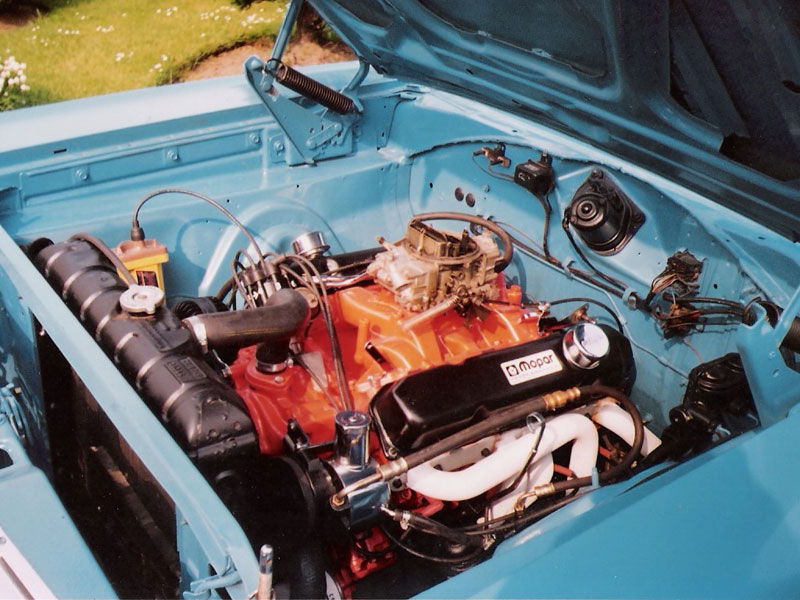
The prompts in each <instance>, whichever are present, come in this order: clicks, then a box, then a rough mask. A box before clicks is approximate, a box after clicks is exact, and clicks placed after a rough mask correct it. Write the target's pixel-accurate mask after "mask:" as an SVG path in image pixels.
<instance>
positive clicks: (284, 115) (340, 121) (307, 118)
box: [244, 56, 358, 166]
mask: <svg viewBox="0 0 800 600" xmlns="http://www.w3.org/2000/svg"><path fill="white" fill-rule="evenodd" d="M267 64H268V63H265V62H263V61H262V60H261V59H259V58H258V57H257V56H251V57H250V58H248V59H247V61H246V62H245V65H244V68H245V75H246V76H247V80H248V81H249V82H250V85H251V86H252V87H253V89H254V90H255V92H256V93H257V94H258V96H259V97H260V98H261V100H262V101H263V102H264V106H266V107H267V109H268V110H269V111H270V112H271V113H272V115H273V116H274V117H275V120H276V121H277V122H278V124H279V125H280V127H281V130H282V131H283V133H284V136H285V142H283V147H284V148H285V160H286V164H288V165H290V166H291V165H299V164H304V163H305V164H309V165H311V164H314V163H315V162H316V161H318V160H322V159H325V158H335V157H339V156H346V155H348V154H350V153H352V152H353V127H354V126H355V124H356V122H357V121H358V114H357V113H350V114H347V115H338V114H336V113H335V112H332V111H327V110H326V111H323V112H321V113H320V111H319V108H317V109H316V110H314V109H311V108H306V107H304V106H302V105H300V104H298V103H296V102H295V101H294V100H293V99H292V98H291V97H290V96H287V95H285V93H282V92H280V91H278V89H277V88H276V87H275V85H274V79H273V77H272V75H271V74H270V73H269V70H268V68H267ZM276 151H277V153H278V154H282V153H283V152H284V150H283V149H281V150H278V147H276Z"/></svg>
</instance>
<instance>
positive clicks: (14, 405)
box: [0, 383, 38, 449]
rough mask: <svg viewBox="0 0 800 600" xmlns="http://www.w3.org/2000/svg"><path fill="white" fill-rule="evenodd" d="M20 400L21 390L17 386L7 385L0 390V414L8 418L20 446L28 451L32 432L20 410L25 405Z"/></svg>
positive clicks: (22, 411)
mask: <svg viewBox="0 0 800 600" xmlns="http://www.w3.org/2000/svg"><path fill="white" fill-rule="evenodd" d="M21 398H22V388H20V387H19V386H17V385H14V384H11V383H9V384H8V385H6V386H4V387H3V388H0V414H4V415H5V416H6V417H7V418H8V422H9V424H10V425H11V428H12V429H13V430H14V433H16V434H17V437H18V438H19V439H20V441H21V442H22V445H23V446H24V447H25V448H26V449H30V445H31V443H32V440H31V434H32V432H31V429H30V424H29V423H28V419H27V418H26V415H25V412H24V410H23V408H22V407H23V406H24V405H25V401H24V400H22V402H21V401H20V399H21ZM37 425H38V424H37Z"/></svg>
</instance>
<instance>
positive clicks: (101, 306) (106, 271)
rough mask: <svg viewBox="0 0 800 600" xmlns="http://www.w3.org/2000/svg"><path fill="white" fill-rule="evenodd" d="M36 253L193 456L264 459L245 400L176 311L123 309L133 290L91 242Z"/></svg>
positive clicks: (85, 323) (42, 266) (57, 287)
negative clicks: (213, 364)
mask: <svg viewBox="0 0 800 600" xmlns="http://www.w3.org/2000/svg"><path fill="white" fill-rule="evenodd" d="M36 248H37V250H38V252H36V254H35V256H34V257H33V262H34V264H35V265H36V267H37V268H38V269H39V270H40V271H41V272H42V273H43V274H44V276H45V277H46V279H47V281H48V282H49V283H50V285H51V286H52V287H53V288H54V289H55V290H56V292H57V293H58V294H59V295H60V296H61V298H62V299H63V300H64V302H65V303H66V304H67V306H69V308H70V309H71V310H72V312H73V313H75V315H76V316H77V317H78V318H79V319H80V321H81V323H83V326H84V327H85V328H86V329H87V330H88V331H89V333H90V334H91V335H92V337H94V339H95V340H96V341H97V342H98V343H99V344H100V346H101V347H102V348H103V349H104V350H105V352H106V354H108V355H109V356H110V357H111V359H112V360H113V361H114V363H115V364H116V365H118V367H119V369H120V371H121V372H122V374H123V375H124V376H125V377H126V378H127V379H128V381H129V382H130V383H131V385H133V386H134V387H135V389H136V390H137V391H138V392H139V393H140V394H141V396H142V398H143V399H144V401H145V402H146V404H147V405H148V406H149V408H150V409H151V410H152V411H153V412H154V413H155V414H156V415H157V416H159V417H160V419H161V421H162V422H163V423H164V425H165V426H166V428H167V430H168V431H169V432H170V433H171V434H172V436H173V437H174V438H175V439H176V441H177V442H178V444H179V445H181V446H182V447H183V449H184V451H185V452H186V453H187V454H188V455H189V457H190V458H192V459H193V460H195V461H197V462H198V463H202V464H203V465H204V466H208V465H212V464H215V463H216V461H218V460H223V459H228V458H230V457H233V456H248V455H249V456H254V455H256V454H257V453H258V439H257V436H256V433H255V428H254V426H253V422H252V420H251V418H250V415H249V413H248V411H247V407H246V406H245V404H244V401H243V400H242V399H241V398H240V397H239V395H238V394H237V393H236V392H235V391H234V390H233V388H232V387H231V386H230V385H228V384H227V383H226V382H225V381H223V380H222V379H221V378H220V376H219V375H217V373H216V372H215V371H214V370H213V369H212V368H211V367H210V366H209V365H208V364H207V363H206V362H205V361H204V360H203V358H202V356H201V353H200V349H199V348H198V347H197V344H196V343H195V341H194V339H193V338H192V334H191V333H190V332H189V330H188V329H187V328H186V327H184V326H183V325H182V324H181V322H180V320H179V319H178V318H177V317H176V316H175V315H174V314H173V313H172V311H170V310H169V309H167V308H166V307H165V306H159V307H157V308H156V309H155V312H154V313H153V314H149V315H141V316H139V315H136V316H134V315H131V314H128V313H127V312H126V311H125V310H123V309H122V308H121V307H120V296H121V295H122V293H123V292H125V291H126V290H127V289H128V286H127V285H126V284H125V283H124V282H123V280H122V279H121V278H120V276H119V274H118V273H117V269H116V268H115V267H114V266H113V265H112V264H111V262H110V261H109V260H108V258H106V257H105V256H104V255H103V253H102V252H101V251H100V250H99V249H97V248H96V247H94V246H92V245H91V244H90V243H88V242H86V241H83V240H70V241H67V242H62V243H59V244H53V245H49V246H46V247H44V248H43V249H40V248H41V244H39V245H37V246H36Z"/></svg>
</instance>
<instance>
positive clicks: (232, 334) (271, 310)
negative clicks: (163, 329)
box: [183, 288, 309, 351]
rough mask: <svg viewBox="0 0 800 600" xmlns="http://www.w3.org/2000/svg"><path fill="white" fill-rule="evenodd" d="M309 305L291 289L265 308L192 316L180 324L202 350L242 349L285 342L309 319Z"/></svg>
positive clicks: (272, 299) (276, 294)
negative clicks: (260, 343)
mask: <svg viewBox="0 0 800 600" xmlns="http://www.w3.org/2000/svg"><path fill="white" fill-rule="evenodd" d="M308 314H309V306H308V301H307V300H306V299H305V298H304V297H303V295H302V294H301V293H300V292H298V291H295V290H292V289H288V288H285V289H280V290H278V291H276V292H275V293H274V294H272V296H270V297H269V299H268V300H267V301H266V303H265V305H264V306H258V307H256V308H251V309H248V310H234V311H230V312H227V311H226V312H215V313H207V314H201V315H194V316H191V317H188V318H186V319H184V320H183V324H184V325H186V326H187V327H188V328H189V329H190V330H191V332H192V334H193V335H194V337H195V339H196V340H197V343H198V344H200V347H201V348H202V349H203V350H204V351H207V350H214V349H220V348H242V347H244V346H252V345H253V344H257V343H259V342H277V341H283V340H288V339H289V338H290V337H292V336H293V335H294V334H295V333H297V332H298V331H299V330H300V328H301V327H302V326H303V324H305V322H306V319H308Z"/></svg>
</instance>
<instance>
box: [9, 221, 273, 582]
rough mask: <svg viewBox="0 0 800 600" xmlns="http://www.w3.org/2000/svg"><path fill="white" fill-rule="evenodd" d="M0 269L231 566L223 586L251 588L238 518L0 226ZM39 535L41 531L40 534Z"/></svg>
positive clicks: (197, 531)
mask: <svg viewBox="0 0 800 600" xmlns="http://www.w3.org/2000/svg"><path fill="white" fill-rule="evenodd" d="M0 269H2V270H3V271H4V272H5V273H6V274H7V275H8V276H9V277H10V278H11V280H13V281H14V282H15V285H16V287H17V292H18V295H19V296H20V297H21V298H22V299H23V302H24V304H25V305H26V306H27V307H28V308H29V309H30V311H31V313H32V314H33V315H35V316H36V318H37V319H38V320H39V322H40V323H41V324H42V326H43V327H44V328H45V330H46V331H47V332H48V334H49V335H50V337H51V338H52V339H53V341H54V342H55V343H56V345H57V346H58V347H59V349H60V350H61V352H62V353H63V355H64V357H65V358H66V359H67V360H68V361H69V363H70V364H71V365H72V368H73V369H74V370H75V371H76V373H77V374H78V375H79V376H80V377H81V379H82V380H83V382H84V383H85V384H86V386H87V388H88V389H89V390H90V391H91V392H92V394H93V395H94V397H95V398H96V399H97V402H98V404H99V405H100V406H101V407H102V408H103V410H104V411H105V413H106V415H107V416H108V418H109V419H110V420H111V422H112V423H113V424H114V425H115V427H117V429H118V430H119V432H120V434H121V435H123V436H124V437H125V439H126V440H127V441H128V443H129V445H130V446H131V448H132V450H133V451H134V452H136V454H137V456H138V457H139V458H140V459H141V461H142V463H143V464H144V465H145V466H146V467H147V469H148V470H149V471H150V472H151V473H152V475H153V476H154V477H155V478H156V479H157V480H158V481H159V483H160V484H161V486H162V487H163V488H164V490H165V491H166V493H167V494H168V495H169V496H170V498H171V499H172V500H173V502H174V503H175V505H176V507H177V508H178V510H180V512H181V514H182V515H183V518H184V519H185V520H186V522H187V524H188V526H189V527H190V528H191V530H192V533H193V535H194V536H196V538H197V540H198V543H199V544H200V546H201V547H202V549H203V552H204V553H205V556H206V561H207V563H206V564H207V565H210V566H212V567H213V568H214V569H215V570H216V571H217V572H218V573H223V572H226V569H227V570H230V564H231V561H232V562H233V564H234V565H235V568H236V570H237V571H238V574H239V578H240V582H239V583H236V584H232V585H231V586H230V588H229V589H228V592H229V593H230V594H231V595H232V596H238V597H243V596H246V595H247V594H248V593H249V592H250V591H252V590H254V589H255V587H256V585H257V579H258V565H257V562H256V559H255V556H254V554H253V552H252V549H251V548H250V545H249V543H248V541H247V538H246V537H245V536H244V534H243V533H242V531H241V529H240V527H239V525H238V523H237V522H236V521H235V520H234V519H233V517H232V516H231V514H230V513H229V512H228V510H227V509H226V508H225V506H224V505H223V504H222V502H221V501H220V499H219V498H218V497H217V496H216V494H214V492H212V491H211V489H210V488H209V486H208V484H207V483H206V481H205V480H204V479H203V477H202V476H201V475H200V473H198V472H197V470H196V469H195V468H194V466H193V465H192V464H191V462H190V461H189V459H188V458H187V457H186V455H185V454H184V453H183V452H182V451H181V450H180V448H178V446H177V445H176V444H175V442H174V441H173V440H172V438H171V437H170V436H169V434H167V432H166V430H165V429H164V428H163V427H162V426H161V425H160V423H158V421H157V420H156V418H155V417H154V416H153V415H152V413H151V412H150V411H149V409H147V407H146V406H145V405H144V403H143V402H142V401H141V399H140V398H139V396H138V394H136V392H134V390H133V389H132V388H131V387H130V385H129V384H128V383H127V381H125V379H124V378H123V377H122V375H121V374H120V373H119V371H118V370H117V368H116V367H115V366H114V365H113V364H112V363H111V362H110V361H109V359H108V358H107V357H106V356H105V354H103V352H102V350H101V349H100V348H99V346H97V344H95V343H94V341H93V340H92V338H91V336H89V334H88V333H87V332H86V331H85V330H84V329H83V327H81V325H80V324H79V322H78V321H77V320H76V319H75V317H74V316H72V314H71V313H70V311H69V309H68V308H67V307H66V306H65V305H64V304H63V302H62V301H61V300H60V298H58V296H57V295H56V294H55V292H53V290H52V289H51V288H50V286H49V285H48V284H47V283H46V282H45V281H44V279H43V278H42V277H41V275H39V273H38V272H37V271H36V269H35V268H34V267H33V265H32V264H31V263H30V262H29V261H28V260H27V258H26V257H25V255H24V254H23V253H22V252H21V250H20V249H19V248H18V247H17V245H16V244H15V243H14V241H13V240H12V239H11V238H10V237H9V236H8V234H7V233H6V231H5V229H2V228H0ZM46 538H47V536H45V535H42V536H41V538H40V539H46Z"/></svg>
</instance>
